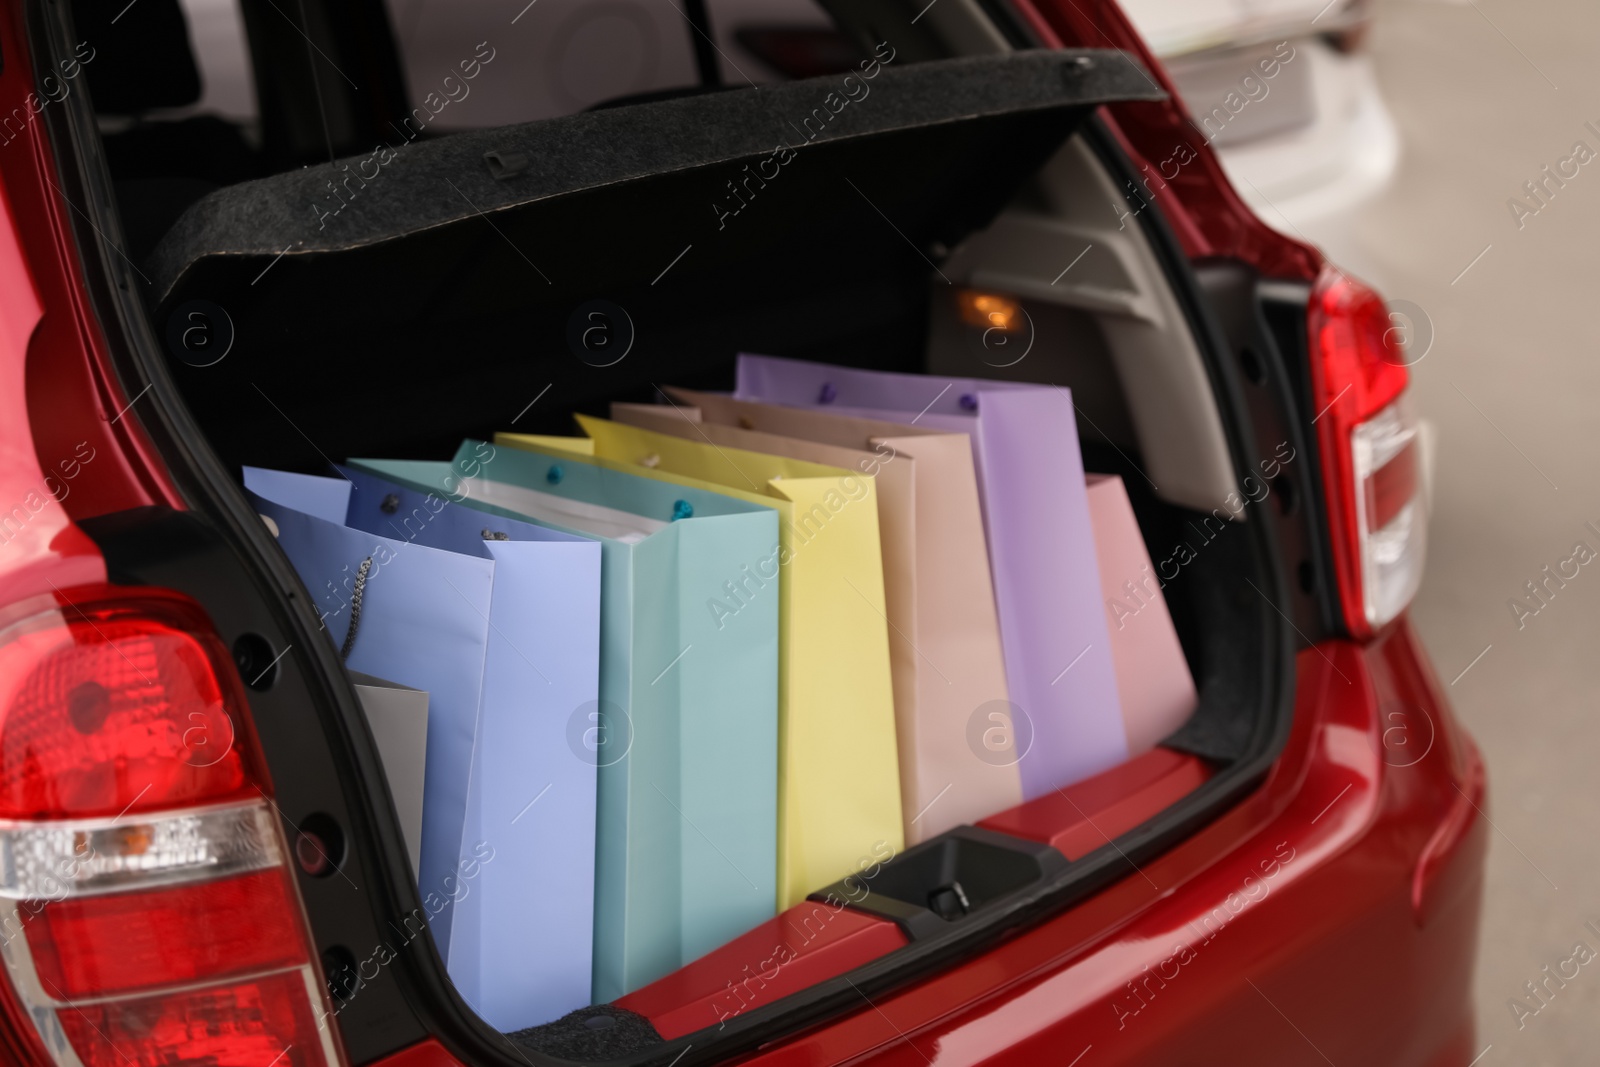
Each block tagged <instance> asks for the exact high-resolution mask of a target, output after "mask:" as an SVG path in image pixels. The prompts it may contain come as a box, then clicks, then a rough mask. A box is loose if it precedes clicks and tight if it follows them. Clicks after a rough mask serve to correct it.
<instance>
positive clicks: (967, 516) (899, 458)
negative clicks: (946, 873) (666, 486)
mask: <svg viewBox="0 0 1600 1067" xmlns="http://www.w3.org/2000/svg"><path fill="white" fill-rule="evenodd" d="M670 392H671V393H672V395H673V398H674V400H675V401H676V405H675V406H667V405H622V404H618V405H614V406H613V408H612V415H613V418H615V419H617V420H618V421H620V422H629V423H633V424H634V425H638V426H644V427H647V428H649V429H653V430H656V431H659V432H664V433H671V434H673V435H675V436H680V437H688V438H693V439H697V440H702V441H710V442H712V443H714V444H716V445H717V446H719V447H728V448H741V449H747V450H749V451H755V452H768V453H773V454H777V455H784V456H789V457H792V458H796V459H805V460H810V461H812V462H818V463H827V464H830V465H832V466H836V467H847V468H849V469H851V470H856V471H860V472H862V473H863V474H872V475H874V476H875V477H876V479H877V483H878V513H879V522H880V525H881V529H882V534H881V536H882V542H883V574H884V593H885V601H886V607H887V611H888V616H889V624H890V632H889V654H890V666H891V670H892V674H893V680H894V704H895V726H896V737H897V739H898V745H899V751H900V789H901V797H902V807H903V808H904V812H905V821H906V841H907V843H909V844H915V843H916V842H919V841H923V840H926V839H927V838H930V837H933V836H934V835H936V834H939V833H942V832H943V831H945V830H948V829H950V828H951V827H952V826H958V825H960V824H962V823H973V822H976V821H978V820H979V819H982V818H984V817H985V816H988V815H992V814H994V813H995V812H997V811H1003V810H1004V809H1006V808H1009V807H1012V806H1014V805H1016V804H1020V803H1021V802H1022V786H1021V780H1020V776H1019V773H1018V770H1017V758H1018V755H1017V751H1016V746H1015V740H1016V734H1015V731H1014V729H1013V722H1012V712H1011V709H1010V707H1009V705H1007V704H1006V703H1005V701H1006V681H1005V665H1004V661H1003V660H1002V658H1001V651H1000V630H999V623H998V620H997V616H996V613H995V601H994V588H993V585H992V583H991V580H990V575H989V559H988V552H987V548H986V544H985V540H984V534H983V519H982V515H981V512H980V508H979V503H978V491H977V484H976V477H975V474H974V467H973V462H972V450H971V444H970V441H969V439H968V437H967V436H966V435H965V434H944V433H926V434H924V433H917V434H914V435H909V436H908V435H906V434H905V428H904V427H898V426H895V425H894V424H893V423H885V422H877V421H875V420H871V419H860V418H851V417H847V416H840V415H833V414H827V413H819V412H812V411H803V410H798V409H793V408H783V407H777V406H774V405H768V404H759V403H751V402H748V401H740V400H734V399H732V398H729V397H723V396H715V395H712V394H702V393H694V392H690V391H687V390H670Z"/></svg>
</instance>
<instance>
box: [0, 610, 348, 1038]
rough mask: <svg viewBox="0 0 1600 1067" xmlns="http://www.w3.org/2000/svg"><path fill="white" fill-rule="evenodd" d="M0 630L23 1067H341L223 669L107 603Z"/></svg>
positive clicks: (246, 727) (150, 620) (7, 856)
mask: <svg viewBox="0 0 1600 1067" xmlns="http://www.w3.org/2000/svg"><path fill="white" fill-rule="evenodd" d="M70 599H71V600H72V601H73V602H70V603H69V602H67V601H68V600H69V598H68V597H67V596H65V595H62V596H60V597H59V598H58V601H59V602H58V603H56V604H55V605H53V606H52V605H50V604H49V603H48V602H46V603H44V604H40V605H38V606H37V607H38V610H35V611H33V612H29V613H24V614H23V615H22V616H21V617H18V616H17V615H13V616H11V617H10V620H9V621H8V622H5V623H4V624H0V954H3V956H4V959H5V965H6V972H7V976H8V978H9V983H6V987H5V988H4V989H3V991H0V992H3V996H0V1000H3V1001H5V1004H4V1007H5V1009H6V1010H5V1012H4V1013H3V1014H4V1015H5V1016H6V1017H7V1020H8V1022H9V1024H10V1028H11V1029H12V1030H13V1031H14V1033H13V1035H12V1040H10V1041H6V1042H3V1043H4V1044H9V1045H11V1046H12V1047H13V1048H14V1049H16V1050H18V1051H20V1052H23V1053H24V1054H23V1055H21V1056H19V1057H18V1059H19V1061H21V1062H24V1063H27V1062H39V1061H41V1060H42V1061H45V1062H53V1063H55V1064H58V1065H60V1067H102V1065H103V1067H166V1065H169V1064H179V1063H199V1064H206V1065H207V1067H339V1065H340V1063H341V1053H340V1050H339V1047H338V1043H337V1041H336V1039H335V1035H334V1033H333V1031H332V1028H331V1027H330V1026H328V1025H327V1023H326V1020H327V1018H328V1017H329V1016H328V1005H327V1003H326V1000H325V994H324V992H323V989H322V986H321V983H320V980H319V975H318V973H317V969H316V965H315V960H314V956H313V954H312V951H311V940H310V936H309V932H308V930H307V927H306V923H305V917H304V914H303V913H302V911H301V907H300V901H299V897H298V896H297V894H296V891H295V886H294V882H293V880H292V876H291V872H290V867H289V865H288V864H287V863H286V862H285V858H286V856H287V855H288V850H287V848H286V846H285V843H284V839H283V832H282V829H281V827H280V826H279V823H278V820H277V818H276V817H275V815H274V813H273V809H272V804H271V802H270V800H269V799H268V790H269V788H270V783H269V781H268V779H267V776H266V771H265V767H264V765H263V763H262V759H261V753H260V748H259V745H258V743H257V741H256V737H255V731H254V729H253V728H252V726H251V723H250V718H249V709H248V706H247V705H246V702H245V698H244V687H243V686H242V684H241V683H240V680H239V678H238V675H237V673H236V672H235V670H234V668H233V665H232V663H231V662H230V661H229V658H228V655H227V651H226V649H225V648H224V646H223V644H222V642H221V641H220V639H219V638H218V637H217V635H216V634H215V632H214V631H213V630H212V628H211V626H210V623H209V622H208V621H207V619H206V618H205V616H204V614H203V613H202V612H201V611H200V610H199V608H198V607H197V606H195V605H194V604H193V603H192V602H191V601H188V600H186V599H184V598H182V597H180V596H178V595H176V594H173V593H170V592H166V591H163V590H144V589H141V590H110V589H102V590H98V591H95V592H92V593H89V594H86V595H84V596H83V597H81V598H79V597H74V598H70Z"/></svg>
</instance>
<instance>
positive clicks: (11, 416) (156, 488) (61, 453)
mask: <svg viewBox="0 0 1600 1067" xmlns="http://www.w3.org/2000/svg"><path fill="white" fill-rule="evenodd" d="M0 12H3V13H0V27H3V28H4V35H3V36H4V40H5V46H6V47H5V62H4V66H3V69H0V114H4V115H7V116H13V117H15V116H19V115H20V116H26V119H27V120H26V121H25V122H23V123H22V124H21V128H20V130H18V129H17V128H16V124H15V123H14V122H9V121H8V124H7V126H6V129H5V131H4V134H3V136H4V137H6V138H7V139H6V140H4V141H3V142H0V195H3V199H4V201H5V207H6V217H5V218H4V219H0V229H3V230H4V233H3V234H0V292H3V293H4V297H3V298H0V314H3V315H4V316H5V322H4V323H3V325H0V330H3V336H0V349H3V351H0V375H4V387H3V388H0V490H3V492H4V495H3V496H0V506H3V507H6V508H8V509H10V508H12V507H13V505H15V504H16V503H17V502H18V501H19V500H21V499H22V496H21V495H19V491H20V493H26V492H27V491H29V490H30V489H37V488H38V487H40V486H42V485H45V483H44V481H43V479H44V477H45V476H46V475H48V476H49V477H50V479H51V481H50V482H49V484H48V486H46V492H47V493H48V494H49V495H50V496H52V497H54V498H55V499H54V500H52V501H50V502H49V503H48V504H47V506H46V507H44V508H42V509H41V510H40V511H39V512H38V514H37V515H36V516H34V517H33V519H32V521H31V522H30V526H31V525H37V526H38V531H37V532H35V533H33V534H32V535H31V536H29V537H28V538H27V539H26V541H25V545H26V547H24V545H22V544H18V543H17V542H16V541H13V542H12V543H10V544H7V545H4V546H0V575H6V582H7V585H6V590H5V592H6V596H5V599H13V598H20V597H21V596H24V595H27V594H28V593H33V592H41V591H43V592H48V591H49V589H50V585H51V584H52V583H53V584H54V585H57V586H60V587H62V588H65V587H66V586H67V585H68V584H73V583H79V582H94V581H100V580H103V578H104V573H103V566H102V565H101V564H100V563H99V560H98V553H97V551H96V550H95V548H94V546H93V545H92V544H91V543H90V542H89V541H88V540H87V538H84V537H83V536H82V535H81V534H79V533H77V532H76V531H75V530H73V529H72V528H71V527H70V525H69V523H68V519H70V518H85V517H88V516H91V515H99V514H104V513H106V512H110V511H117V510H121V509H124V508H131V507H139V506H142V505H147V504H155V503H160V504H166V505H168V506H170V507H178V508H181V507H183V506H184V505H183V502H182V500H181V499H180V498H179V496H178V493H177V491H176V489H175V488H174V487H173V485H172V483H171V481H170V479H169V477H168V475H167V473H166V470H165V467H164V465H163V464H162V462H161V460H160V459H159V457H158V456H157V455H156V452H155V450H154V448H153V447H152V445H151V443H150V441H149V439H148V438H147V437H146V436H145V435H144V433H143V431H142V430H141V429H140V427H139V425H138V423H137V421H136V420H135V419H133V418H128V417H126V415H127V413H128V410H129V405H130V402H136V401H137V400H138V399H139V397H138V396H137V395H136V396H129V395H127V394H126V392H125V391H124V390H123V389H122V387H121V385H120V384H119V383H118V381H117V380H116V376H115V374H114V373H113V372H112V371H111V369H110V367H111V363H110V353H109V351H108V349H107V347H106V340H105V337H106V334H105V331H104V330H102V328H101V326H100V323H99V322H98V321H97V320H96V318H95V314H94V311H93V309H92V308H91V306H90V304H89V300H88V293H87V290H86V289H85V282H84V278H83V273H82V270H81V268H80V266H79V262H78V258H77V257H78V251H77V248H76V246H75V238H74V236H73V232H72V226H71V219H70V215H71V213H73V212H76V211H78V210H79V208H80V206H81V205H75V204H73V202H72V199H71V194H70V193H69V192H68V191H67V190H68V186H69V183H67V182H65V180H64V179H63V177H62V176H61V174H60V173H58V172H57V170H56V168H55V164H54V162H53V157H52V155H51V151H50V146H49V141H48V138H47V137H46V134H45V129H44V119H43V114H42V112H43V109H44V108H47V107H57V106H59V105H58V104H51V103H45V102H44V99H45V98H43V97H41V96H40V95H39V94H38V93H37V92H36V90H35V77H34V76H35V71H34V70H33V69H32V57H31V56H30V54H29V52H28V50H27V49H26V48H23V47H21V43H22V42H25V41H27V40H28V33H27V31H26V20H25V18H24V14H23V5H22V4H20V3H15V2H13V3H7V4H5V5H4V7H3V9H0ZM91 62H92V60H91ZM56 73H57V80H56V82H55V83H54V84H57V85H64V86H66V87H67V91H68V92H82V91H83V85H82V81H81V79H82V76H83V75H82V70H81V68H80V69H79V70H78V71H77V73H76V77H74V78H70V79H67V78H64V77H61V76H60V72H56ZM105 239H106V240H108V241H111V242H115V241H116V240H117V239H118V235H116V234H114V233H113V234H110V235H107V236H106V237H105ZM109 254H111V255H118V254H120V253H116V252H112V253H109ZM29 294H31V297H30V295H29ZM85 456H92V458H91V459H88V460H85V459H84V457H85ZM68 472H71V476H70V477H69V476H68ZM17 540H18V541H21V540H23V539H21V538H19V539H17ZM22 556H27V557H28V558H29V562H26V563H23V562H22V560H21V557H22ZM8 557H17V558H8ZM13 575H15V577H14V578H13V577H12V576H13ZM30 575H31V576H30ZM13 580H15V581H16V582H18V583H19V584H18V585H17V586H15V587H13V586H12V585H11V582H12V581H13ZM13 588H15V590H16V591H15V592H14V593H13Z"/></svg>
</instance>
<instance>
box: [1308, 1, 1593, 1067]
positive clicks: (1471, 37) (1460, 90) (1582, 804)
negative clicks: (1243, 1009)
mask: <svg viewBox="0 0 1600 1067" xmlns="http://www.w3.org/2000/svg"><path fill="white" fill-rule="evenodd" d="M1491 20H1492V21H1491ZM1372 46H1373V49H1374V53H1375V55H1376V58H1377V63H1378V71H1379V77H1380V80H1381V82H1382V84H1383V88H1384V92H1385V95H1386V96H1387V98H1388V100H1389V102H1390V105H1391V107H1392V109H1393V111H1394V113H1395V116H1396V119H1397V120H1398V123H1399V125H1400V129H1401V135H1402V140H1403V143H1404V146H1405V147H1404V152H1405V155H1404V158H1403V161H1402V163H1401V166H1400V173H1399V176H1398V180H1397V181H1396V182H1395V183H1394V184H1393V186H1392V187H1390V188H1389V189H1388V190H1387V191H1386V192H1385V193H1384V194H1383V195H1381V196H1380V197H1378V198H1377V199H1376V200H1374V201H1372V202H1370V203H1369V204H1367V205H1365V206H1364V207H1362V208H1361V209H1359V210H1358V211H1357V212H1355V214H1354V215H1353V216H1352V217H1351V218H1350V219H1348V220H1341V222H1340V224H1338V225H1336V226H1335V227H1334V228H1333V231H1332V232H1331V236H1330V240H1329V244H1330V245H1333V246H1340V247H1344V248H1346V249H1347V250H1348V251H1347V255H1346V258H1347V259H1349V260H1353V261H1354V262H1351V263H1350V264H1349V266H1350V267H1351V268H1352V269H1354V270H1357V271H1365V272H1367V273H1368V274H1370V275H1374V276H1375V277H1374V279H1373V280H1374V281H1376V282H1378V283H1379V284H1380V285H1381V287H1382V289H1383V291H1384V293H1385V295H1386V296H1388V297H1390V298H1391V299H1394V298H1402V299H1406V300H1410V301H1413V302H1415V303H1416V304H1418V305H1420V306H1421V307H1422V308H1424V309H1425V310H1426V311H1427V313H1428V315H1429V316H1430V317H1431V319H1432V322H1433V325H1434V328H1435V330H1436V339H1435V342H1434V346H1433V348H1432V350H1431V351H1430V352H1429V354H1428V355H1427V356H1426V358H1425V359H1424V360H1423V362H1422V363H1421V364H1419V365H1418V366H1417V367H1416V369H1415V372H1414V382H1415V386H1414V388H1415V390H1416V394H1417V397H1418V400H1419V403H1420V406H1421V408H1422V410H1423V413H1424V415H1425V416H1426V417H1428V418H1430V419H1431V420H1432V421H1433V422H1434V423H1435V424H1436V425H1437V427H1438V430H1439V445H1440V447H1439V457H1438V468H1437V482H1436V486H1435V499H1434V515H1433V520H1432V522H1433V526H1432V536H1431V541H1430V553H1431V558H1430V561H1429V564H1428V573H1427V578H1426V581H1425V583H1424V585H1423V588H1422V592H1421V595H1420V597H1419V598H1418V601H1417V604H1416V607H1415V609H1414V611H1413V618H1414V619H1415V621H1416V623H1417V625H1418V627H1419V628H1420V630H1421V632H1422V635H1423V637H1424V640H1425V642H1426V644H1427V646H1428V648H1429V650H1430V651H1431V653H1432V655H1433V658H1434V661H1435V663H1436V665H1437V667H1438V670H1439V673H1440V675H1441V677H1442V678H1443V679H1444V680H1445V681H1446V682H1447V683H1448V682H1450V680H1451V679H1457V680H1456V681H1455V683H1454V684H1453V685H1452V687H1451V689H1450V693H1451V696H1452V698H1453V700H1454V703H1455V707H1456V710H1457V712H1458V713H1459V714H1460V716H1461V717H1462V718H1463V719H1464V720H1465V721H1466V723H1467V724H1468V726H1469V727H1470V728H1471V730H1472V731H1473V732H1474V733H1475V734H1476V736H1477V737H1478V739H1479V741H1480V742H1481V743H1482V746H1483V749H1484V751H1485V753H1486V755H1487V758H1488V764H1489V772H1490V790H1491V804H1492V807H1491V809H1490V816H1491V818H1492V819H1493V821H1494V825H1495V827H1496V828H1497V832H1496V833H1495V834H1493V836H1492V843H1491V845H1490V853H1489V873H1488V891H1487V900H1486V905H1485V914H1484V927H1483V940H1482V949H1481V953H1480V958H1479V965H1478V974H1477V983H1476V986H1477V999H1478V1009H1479V1049H1482V1048H1483V1046H1487V1045H1492V1046H1493V1047H1492V1049H1491V1050H1490V1051H1489V1052H1488V1053H1487V1054H1485V1055H1484V1056H1483V1058H1482V1060H1481V1061H1480V1067H1497V1065H1500V1064H1562V1065H1566V1064H1593V1063H1600V956H1592V958H1593V959H1594V960H1595V962H1593V963H1591V964H1589V965H1587V966H1582V967H1581V969H1580V971H1579V974H1578V977H1576V978H1574V979H1572V980H1571V981H1569V982H1568V983H1567V984H1566V986H1565V988H1562V989H1559V990H1558V992H1557V993H1556V994H1555V996H1554V998H1553V999H1552V1000H1551V1001H1550V1003H1549V1004H1548V1005H1547V1006H1545V1007H1543V1008H1542V1010H1540V1011H1539V1013H1538V1014H1537V1015H1536V1016H1533V1015H1524V1016H1523V1017H1522V1018H1521V1019H1520V1020H1519V1019H1518V1017H1517V1015H1516V1013H1514V1012H1513V1010H1512V1009H1511V1008H1510V1007H1509V1006H1508V1001H1509V1000H1510V999H1511V998H1513V997H1517V996H1519V995H1520V996H1521V997H1522V998H1523V1000H1524V1001H1526V1002H1527V1003H1528V1004H1529V1005H1530V1007H1531V1006H1536V1005H1537V1004H1538V1003H1539V1002H1538V1001H1535V1000H1533V998H1531V997H1530V996H1529V995H1528V993H1527V991H1526V990H1524V989H1523V983H1524V982H1528V981H1531V980H1533V979H1535V978H1542V977H1543V975H1542V973H1541V970H1542V968H1543V967H1545V966H1546V965H1547V964H1548V965H1550V967H1551V969H1552V970H1554V969H1555V968H1556V967H1557V965H1559V964H1561V962H1562V961H1564V960H1566V959H1568V958H1569V957H1572V956H1573V955H1574V946H1575V944H1576V943H1578V942H1582V943H1584V944H1585V945H1586V946H1588V948H1589V949H1592V950H1594V952H1595V953H1600V935H1597V934H1596V933H1595V932H1593V931H1591V930H1588V929H1586V928H1585V926H1584V924H1585V922H1586V921H1590V920H1593V921H1594V923H1595V926H1596V928H1597V929H1600V764H1597V759H1596V757H1597V755H1600V708H1597V701H1596V694H1597V693H1600V643H1597V638H1600V557H1597V558H1596V562H1594V563H1592V564H1589V565H1586V566H1581V567H1580V569H1579V574H1578V576H1577V577H1576V578H1574V579H1572V580H1571V581H1570V582H1568V583H1567V585H1566V587H1565V588H1562V589H1559V590H1558V591H1557V592H1556V595H1555V596H1554V597H1553V598H1552V599H1551V600H1550V602H1549V604H1548V605H1547V606H1546V607H1544V608H1543V609H1542V610H1540V611H1539V613H1538V615H1537V616H1533V617H1527V618H1524V619H1522V620H1521V622H1522V625H1521V627H1520V628H1519V622H1518V619H1517V617H1516V615H1515V614H1514V613H1513V611H1512V610H1511V608H1510V607H1509V606H1508V600H1510V599H1511V598H1512V597H1515V596H1517V595H1518V594H1519V593H1522V592H1523V590H1524V583H1526V582H1528V581H1530V580H1533V579H1535V578H1537V577H1540V572H1541V570H1542V569H1543V568H1544V567H1545V566H1547V565H1549V566H1551V567H1554V566H1555V565H1557V564H1559V563H1561V562H1562V561H1564V560H1567V559H1568V558H1569V557H1572V556H1573V554H1574V545H1575V543H1576V542H1578V541H1583V542H1585V543H1586V544H1587V546H1588V547H1589V548H1590V549H1593V550H1595V552H1600V534H1597V533H1596V532H1595V531H1594V530H1591V529H1588V528H1587V527H1585V525H1584V524H1585V523H1586V522H1593V523H1594V524H1595V526H1596V528H1597V529H1600V360H1597V359H1596V358H1595V353H1596V349H1597V344H1600V321H1597V315H1600V254H1597V247H1596V241H1597V238H1600V161H1597V162H1596V163H1593V164H1590V165H1588V166H1585V167H1582V168H1581V169H1580V171H1579V174H1578V176H1577V177H1576V178H1573V179H1571V180H1568V181H1567V183H1566V186H1565V188H1562V189H1559V190H1557V192H1556V194H1555V196H1554V197H1553V198H1552V200H1551V202H1550V203H1549V204H1548V206H1546V207H1545V208H1544V209H1543V210H1541V211H1540V212H1539V213H1538V215H1537V216H1535V217H1529V218H1525V219H1523V220H1522V222H1523V225H1522V228H1521V229H1519V228H1518V224H1517V222H1516V221H1515V220H1514V219H1513V216H1512V212H1511V211H1510V209H1509V208H1508V207H1507V200H1508V199H1509V198H1511V197H1513V196H1517V195H1519V194H1522V185H1523V183H1524V182H1527V181H1530V180H1532V179H1535V178H1538V177H1540V172H1541V168H1543V167H1544V166H1545V165H1547V164H1548V165H1550V166H1552V167H1554V166H1555V165H1556V163H1557V161H1558V160H1560V159H1562V158H1564V157H1567V156H1569V155H1570V154H1571V153H1572V151H1573V146H1574V142H1576V141H1579V140H1582V141H1584V142H1586V143H1587V145H1588V147H1589V148H1590V149H1593V150H1595V151H1596V152H1600V136H1597V135H1596V134H1595V133H1594V132H1591V131H1590V130H1587V129H1585V127H1584V123H1585V122H1587V121H1593V122H1594V123H1595V125H1596V128H1600V64H1597V63H1596V62H1595V59H1596V57H1597V55H1600V5H1596V4H1595V3H1594V2H1593V0H1535V2H1533V3H1529V4H1519V3H1517V2H1516V0H1475V2H1461V3H1453V2H1446V0H1432V2H1428V0H1384V2H1383V3H1382V5H1381V6H1380V8H1379V18H1378V23H1377V26H1376V30H1375V33H1374V37H1373V41H1372ZM1523 195H1524V199H1526V196H1525V194H1523ZM1486 246H1491V247H1489V251H1488V252H1487V253H1486V254H1484V255H1483V257H1482V259H1480V260H1478V261H1477V263H1476V264H1475V265H1473V266H1472V267H1471V269H1470V270H1467V271H1466V273H1465V274H1464V275H1462V271H1463V270H1464V269H1465V268H1467V267H1468V265H1469V264H1471V263H1473V260H1474V257H1476V256H1478V255H1479V254H1480V253H1481V252H1483V250H1484V249H1485V247H1486ZM1458 276H1459V277H1458ZM1571 566H1572V565H1569V566H1568V573H1571ZM1485 649H1487V651H1485ZM1480 654H1482V658H1481V659H1477V660H1476V662H1475V663H1474V660H1475V658H1476V657H1478V656H1479V655H1480ZM1469 664H1470V665H1471V667H1470V670H1466V673H1465V674H1464V675H1462V674H1461V672H1462V671H1463V670H1464V669H1466V668H1468V666H1469ZM1458 675H1461V676H1460V677H1459V678H1457V676H1458ZM1567 970H1568V972H1569V973H1570V971H1571V966H1570V965H1569V966H1568V967H1567ZM1552 987H1554V983H1552ZM1519 1021H1520V1026H1519Z"/></svg>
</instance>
